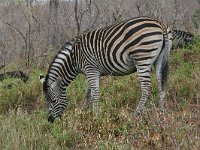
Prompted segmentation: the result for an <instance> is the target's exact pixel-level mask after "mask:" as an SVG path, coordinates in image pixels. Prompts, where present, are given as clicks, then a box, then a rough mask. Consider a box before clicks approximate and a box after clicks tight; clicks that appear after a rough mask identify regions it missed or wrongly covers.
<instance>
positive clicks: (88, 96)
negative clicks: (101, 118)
mask: <svg viewBox="0 0 200 150" xmlns="http://www.w3.org/2000/svg"><path fill="white" fill-rule="evenodd" d="M90 105H91V89H90V87H88V89H87V93H86V96H85V101H84V109H88V108H89V107H90Z"/></svg>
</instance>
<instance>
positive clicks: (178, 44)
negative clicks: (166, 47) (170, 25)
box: [172, 29, 194, 49]
mask: <svg viewBox="0 0 200 150" xmlns="http://www.w3.org/2000/svg"><path fill="white" fill-rule="evenodd" d="M172 40H173V44H172V49H177V48H183V47H184V46H186V45H187V44H189V43H192V42H194V35H193V34H191V33H188V32H185V31H181V30H176V29H172Z"/></svg>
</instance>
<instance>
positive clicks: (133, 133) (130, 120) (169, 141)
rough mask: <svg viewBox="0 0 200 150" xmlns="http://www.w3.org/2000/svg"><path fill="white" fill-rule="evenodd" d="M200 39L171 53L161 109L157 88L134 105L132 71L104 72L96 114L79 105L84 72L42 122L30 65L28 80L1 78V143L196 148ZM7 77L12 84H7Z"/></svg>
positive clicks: (136, 87) (136, 86)
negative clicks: (55, 113) (141, 108)
mask: <svg viewBox="0 0 200 150" xmlns="http://www.w3.org/2000/svg"><path fill="white" fill-rule="evenodd" d="M199 60H200V40H199V39H198V40H197V42H196V43H195V44H194V45H192V46H189V47H187V48H185V49H179V50H177V51H176V52H172V53H171V58H170V73H169V82H168V87H167V100H166V108H167V110H166V113H165V114H161V113H160V112H159V111H157V103H158V92H157V87H156V86H157V82H156V79H155V76H153V77H152V82H153V83H152V84H153V89H152V95H151V97H150V99H149V101H148V102H147V105H146V110H145V113H144V114H143V116H141V117H134V116H133V111H134V110H135V108H136V105H137V103H138V101H139V98H140V83H139V81H138V79H137V75H136V74H132V75H129V76H124V77H110V76H107V77H103V78H102V80H101V91H100V115H99V117H98V118H97V119H94V118H93V115H92V112H91V110H90V109H89V110H87V111H85V110H83V108H82V106H83V99H84V97H85V92H86V89H87V82H86V80H85V77H84V76H81V75H80V76H79V77H77V79H76V80H75V81H74V82H73V83H72V84H71V85H70V86H69V87H68V90H67V94H68V95H69V99H70V103H69V106H68V108H67V110H66V111H65V113H64V116H63V117H62V119H61V120H59V119H57V120H56V121H55V123H54V124H50V123H48V122H47V111H46V105H45V100H44V97H43V94H42V87H41V85H40V83H39V80H38V75H39V74H40V72H41V71H40V70H33V71H32V73H31V74H30V80H29V82H28V83H27V84H24V83H23V82H22V81H20V80H16V79H10V78H8V79H6V80H4V81H3V82H1V85H0V149H8V150H9V149H23V150H24V149H57V150H60V149H73V150H74V149H86V150H88V149H97V150H110V149H113V150H115V149H116V150H130V149H192V150H193V149H194V150H198V149H200V100H199V98H200V92H199V91H200V61H199ZM10 83H12V87H11V88H9V89H8V88H7V89H6V87H5V86H6V85H7V84H10Z"/></svg>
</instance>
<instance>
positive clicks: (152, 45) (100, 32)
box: [40, 17, 172, 123]
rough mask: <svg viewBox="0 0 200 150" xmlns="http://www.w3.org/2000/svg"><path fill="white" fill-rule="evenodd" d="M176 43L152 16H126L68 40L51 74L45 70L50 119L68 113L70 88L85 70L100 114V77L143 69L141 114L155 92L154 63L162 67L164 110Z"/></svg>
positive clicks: (158, 71)
mask: <svg viewBox="0 0 200 150" xmlns="http://www.w3.org/2000/svg"><path fill="white" fill-rule="evenodd" d="M171 44H172V41H171V31H170V29H169V28H168V26H167V25H166V24H165V23H163V22H162V21H160V20H158V19H156V18H151V17H139V18H134V19H130V20H127V21H123V22H121V23H118V24H114V25H111V26H109V27H105V28H102V29H97V30H94V31H91V32H88V33H86V34H84V35H82V36H80V37H77V38H75V39H74V40H72V41H71V42H69V43H66V44H65V45H64V47H63V48H62V49H61V50H60V51H59V52H58V54H57V55H56V56H55V58H54V60H53V61H52V64H51V65H50V67H49V70H48V73H47V76H46V77H44V76H43V75H41V76H40V80H41V82H42V83H43V91H44V95H45V99H46V101H47V103H48V109H49V110H48V113H49V117H48V121H49V122H52V123H53V122H54V120H55V118H56V117H60V116H61V115H62V113H63V111H64V109H65V108H66V106H67V104H68V98H67V95H66V88H67V86H68V85H69V84H70V82H71V81H72V80H73V79H74V78H75V77H76V76H77V75H78V74H79V73H83V74H85V75H86V77H87V80H88V83H89V87H88V90H87V94H86V99H85V107H86V108H87V107H88V106H89V104H90V102H92V104H93V112H94V113H95V114H96V115H98V100H99V80H100V77H101V76H104V75H114V76H123V75H128V74H131V73H134V72H137V73H138V76H139V80H140V83H141V91H142V96H141V99H140V102H139V105H138V106H137V108H136V111H135V114H136V115H137V114H140V113H141V112H142V110H143V107H144V105H145V102H146V100H147V98H148V96H149V95H150V92H151V81H150V71H151V67H152V65H154V66H155V69H156V75H157V79H158V84H159V91H160V109H161V110H163V109H164V97H165V91H164V85H165V82H166V80H167V71H168V54H169V51H170V48H171Z"/></svg>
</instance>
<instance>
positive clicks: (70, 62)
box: [46, 48, 78, 86]
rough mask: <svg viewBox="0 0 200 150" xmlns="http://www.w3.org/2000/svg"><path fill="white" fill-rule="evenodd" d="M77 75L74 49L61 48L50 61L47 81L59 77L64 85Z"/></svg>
mask: <svg viewBox="0 0 200 150" xmlns="http://www.w3.org/2000/svg"><path fill="white" fill-rule="evenodd" d="M77 75H78V68H77V65H76V59H75V58H74V50H73V49H67V48H62V50H61V51H60V52H59V53H58V54H57V55H56V56H55V58H54V60H53V61H52V63H51V65H50V67H49V70H48V74H47V78H46V80H48V82H53V81H56V80H57V79H58V78H61V79H62V80H63V82H64V85H65V86H68V85H69V84H70V83H71V81H72V80H73V79H75V78H76V76H77Z"/></svg>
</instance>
